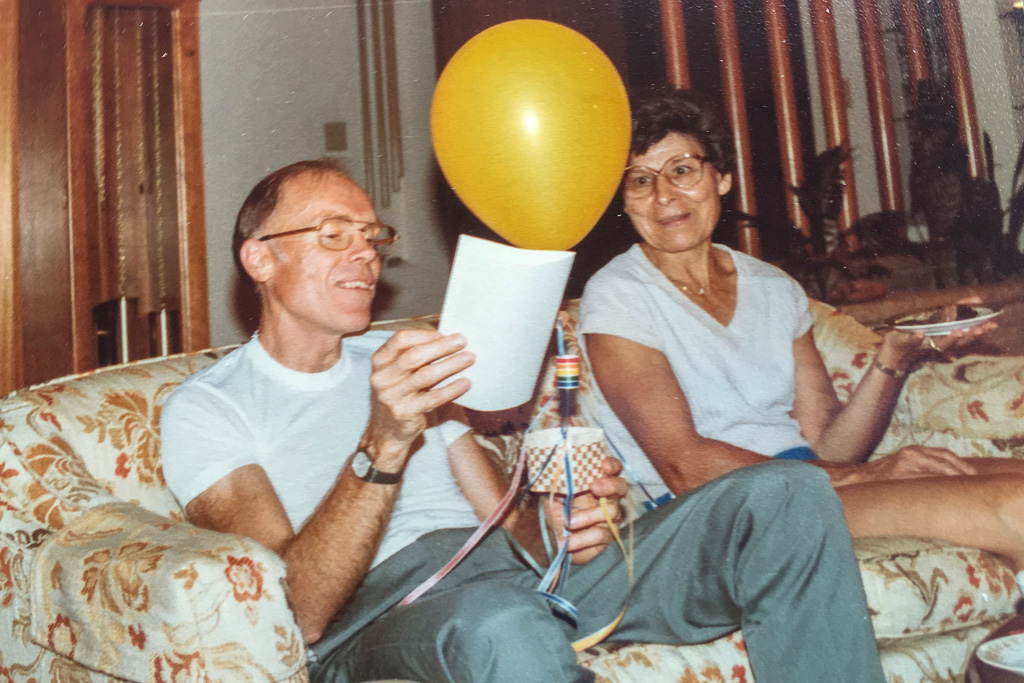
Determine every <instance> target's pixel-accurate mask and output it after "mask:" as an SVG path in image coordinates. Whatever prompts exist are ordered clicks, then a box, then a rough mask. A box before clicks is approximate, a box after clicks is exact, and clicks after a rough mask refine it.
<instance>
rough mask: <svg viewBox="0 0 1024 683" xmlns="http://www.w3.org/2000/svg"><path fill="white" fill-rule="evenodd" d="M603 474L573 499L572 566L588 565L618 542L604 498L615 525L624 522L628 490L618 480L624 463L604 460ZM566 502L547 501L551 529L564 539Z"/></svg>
mask: <svg viewBox="0 0 1024 683" xmlns="http://www.w3.org/2000/svg"><path fill="white" fill-rule="evenodd" d="M601 471H602V473H603V475H604V476H601V477H599V478H597V479H595V480H594V481H593V482H592V483H591V484H590V490H589V491H588V492H586V493H581V494H578V495H576V496H573V501H572V515H571V517H570V524H569V532H570V536H569V553H570V554H571V555H572V563H573V564H584V563H586V562H589V561H590V560H592V559H593V558H595V557H596V556H597V555H598V554H599V553H600V552H601V551H602V550H604V549H605V548H606V547H608V545H609V544H611V543H613V542H614V541H615V537H614V536H612V532H611V530H610V529H609V528H608V523H607V521H605V518H604V511H603V510H602V509H601V502H600V499H601V498H605V499H607V502H608V512H609V513H610V515H611V518H612V521H613V522H614V523H615V524H616V525H618V524H619V522H620V521H622V517H623V512H622V505H621V504H620V503H621V501H622V499H623V498H624V497H625V495H626V492H627V491H628V490H629V485H628V484H627V483H626V480H625V479H623V478H622V477H620V476H619V474H620V473H621V472H622V463H620V462H619V461H618V460H616V459H614V458H605V459H604V460H603V461H602V462H601ZM564 500H565V497H564V496H561V495H558V496H549V497H548V498H547V499H546V500H545V504H546V505H547V508H546V509H545V512H546V513H547V519H548V525H549V527H550V528H551V530H552V532H553V533H554V534H555V536H556V537H558V538H561V537H562V534H563V531H564V528H565V520H564V517H563V515H562V504H563V502H564Z"/></svg>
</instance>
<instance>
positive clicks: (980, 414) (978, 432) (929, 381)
mask: <svg viewBox="0 0 1024 683" xmlns="http://www.w3.org/2000/svg"><path fill="white" fill-rule="evenodd" d="M1021 418H1024V357H1020V356H1010V357H995V356H964V357H963V358H958V359H956V360H954V361H952V362H949V363H926V364H925V365H923V366H922V367H921V368H919V369H918V370H917V371H915V372H914V373H913V374H912V375H911V376H910V377H909V378H908V379H907V383H906V386H905V387H904V388H903V393H902V394H901V395H900V400H899V403H898V404H897V406H896V413H895V415H894V417H893V422H892V425H891V426H890V428H889V431H888V432H887V433H886V436H885V439H884V440H883V442H882V444H881V446H880V447H879V449H878V450H879V452H890V451H892V450H895V449H896V448H899V447H900V446H904V445H908V444H912V443H917V444H921V445H925V446H940V447H944V448H949V449H951V450H953V451H954V452H956V453H958V454H960V455H963V456H969V457H1017V458H1024V420H1022V419H1021Z"/></svg>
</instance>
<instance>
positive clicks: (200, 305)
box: [65, 0, 210, 372]
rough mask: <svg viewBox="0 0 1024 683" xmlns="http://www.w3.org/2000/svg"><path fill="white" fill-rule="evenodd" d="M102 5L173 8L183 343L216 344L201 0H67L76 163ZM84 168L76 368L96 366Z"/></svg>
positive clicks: (79, 187)
mask: <svg viewBox="0 0 1024 683" xmlns="http://www.w3.org/2000/svg"><path fill="white" fill-rule="evenodd" d="M94 5H103V6H108V7H109V6H124V7H139V6H145V7H157V8H166V9H168V10H170V12H171V32H172V41H171V43H172V45H173V51H174V52H173V62H174V125H175V135H174V138H175V165H176V167H177V169H176V174H175V175H176V186H177V197H178V212H177V213H178V225H177V234H178V245H179V247H178V248H179V260H180V288H181V333H182V340H181V343H182V350H184V351H194V350H198V349H203V348H206V347H207V346H209V344H210V321H209V300H208V295H207V270H206V209H205V202H204V197H203V185H204V183H203V152H202V144H203V136H202V105H201V100H200V97H199V0H146V1H145V2H139V0H65V8H66V21H65V38H66V43H65V44H66V45H67V49H66V51H65V59H66V70H67V98H66V99H67V107H68V162H69V169H83V168H86V167H87V164H88V154H89V147H88V145H89V127H88V112H87V109H86V106H87V100H86V98H83V97H81V96H80V94H81V92H82V89H83V88H85V87H86V84H85V76H86V73H85V64H87V63H88V60H87V55H86V43H85V19H86V12H87V11H88V9H89V8H90V7H92V6H94ZM87 201H88V189H87V187H86V178H85V174H84V173H81V172H79V173H74V172H72V173H69V178H68V204H69V206H68V218H69V231H70V245H71V246H70V249H69V254H68V256H69V258H70V259H71V282H72V311H73V312H72V317H73V325H72V328H73V337H74V339H73V356H74V367H75V371H76V372H80V371H83V370H89V369H92V368H93V367H95V366H96V337H95V334H94V330H93V324H92V306H93V304H94V303H95V302H93V301H92V300H91V297H90V293H89V268H90V265H91V264H90V258H89V249H88V229H89V226H88V220H87V215H86V206H87V204H86V202H87Z"/></svg>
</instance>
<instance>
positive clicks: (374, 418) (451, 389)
mask: <svg viewBox="0 0 1024 683" xmlns="http://www.w3.org/2000/svg"><path fill="white" fill-rule="evenodd" d="M464 346H465V341H464V339H463V338H462V337H461V336H458V335H450V336H442V335H440V334H439V333H437V332H432V331H426V330H406V331H402V332H398V333H396V334H395V335H394V336H393V337H392V338H391V339H389V340H388V341H387V342H386V343H385V344H384V345H383V346H382V347H381V348H380V349H378V351H377V352H376V353H375V354H374V356H373V372H372V373H371V377H370V384H371V393H372V399H371V400H372V403H371V410H370V421H369V424H368V426H367V428H366V431H365V433H364V434H363V437H362V442H361V443H362V444H363V446H364V447H365V448H366V450H367V452H368V453H369V455H370V457H371V459H372V460H373V462H374V466H375V467H377V468H378V469H380V470H382V471H384V472H398V471H401V470H402V469H403V468H404V467H405V463H406V461H407V460H408V458H409V457H410V455H411V454H412V453H413V452H414V451H415V449H416V447H417V444H418V442H419V441H420V439H421V434H422V432H423V430H424V429H425V428H426V424H427V422H426V415H427V413H429V412H430V411H432V410H434V409H436V408H437V407H439V406H441V405H444V404H446V403H448V402H449V401H451V400H452V399H454V398H457V397H458V396H460V395H462V394H463V393H465V392H466V391H467V390H468V388H469V381H468V380H465V379H458V380H455V381H453V382H451V383H449V384H447V385H445V386H442V387H438V386H437V384H438V382H440V381H442V380H443V379H445V378H447V377H450V376H451V375H454V374H455V373H457V372H459V371H461V370H463V369H465V368H466V367H468V366H469V365H471V364H472V362H473V355H472V354H470V353H468V352H464V351H462V349H463V347H464ZM347 455H348V454H347V453H346V454H339V457H346V456H347ZM285 457H286V454H285ZM399 489H400V485H398V484H395V485H382V484H370V483H366V482H364V481H363V480H361V479H359V478H358V477H356V476H355V474H354V473H353V472H352V471H351V469H350V468H349V467H347V466H346V467H345V468H344V469H343V470H342V472H341V474H340V475H339V477H338V480H337V482H336V483H335V485H334V487H333V488H332V489H331V491H330V492H329V493H328V494H327V495H326V496H325V498H324V500H323V501H321V503H320V505H319V506H318V507H317V509H316V511H315V512H314V513H313V515H312V516H311V517H310V519H309V520H308V521H307V522H306V524H305V525H304V526H303V527H302V529H300V530H299V531H298V533H295V532H294V530H293V529H292V528H291V524H290V523H289V521H288V518H287V516H286V514H285V511H284V508H283V506H282V505H281V502H280V500H279V499H278V498H277V495H276V494H275V493H274V490H273V487H272V486H271V484H270V481H269V479H268V478H267V475H266V473H265V471H264V470H263V469H262V468H261V467H259V466H257V465H249V466H246V467H241V468H239V469H237V470H235V471H233V472H231V473H230V474H229V475H227V476H226V477H224V478H223V479H221V480H220V481H218V482H217V483H215V484H214V485H213V486H211V487H210V488H209V489H207V490H206V491H204V492H203V493H201V494H200V495H199V496H197V497H196V498H195V499H193V500H192V501H191V502H190V503H189V504H188V506H187V507H186V514H187V515H188V517H189V519H190V521H192V522H194V523H196V524H197V525H199V526H203V527H206V528H209V529H214V530H216V531H224V532H230V533H239V534H244V535H246V536H249V537H250V538H252V539H254V540H256V541H258V542H260V543H262V544H264V545H266V546H267V547H269V548H271V549H272V550H274V551H275V552H277V553H279V554H280V555H281V556H282V557H283V558H284V560H285V563H286V565H287V576H288V584H289V588H290V593H291V600H292V604H293V607H294V610H295V616H296V620H297V621H298V624H299V627H300V628H301V629H302V632H303V635H304V637H305V638H306V641H307V642H315V641H317V640H319V638H320V636H321V634H322V631H323V628H324V627H325V626H326V625H327V622H328V621H329V620H330V619H331V617H332V616H333V615H334V614H335V613H337V612H338V610H339V609H341V608H342V607H343V606H344V605H345V604H346V603H347V601H348V600H349V599H350V598H351V596H352V594H353V593H354V592H355V590H356V588H357V587H358V586H359V583H360V582H361V581H362V580H363V577H364V576H365V575H366V572H367V571H368V570H369V566H370V563H371V562H372V560H373V556H374V555H375V553H376V551H377V547H378V546H379V544H380V540H381V537H382V536H383V533H384V530H385V529H386V528H387V521H388V519H389V517H390V514H391V510H392V508H393V506H394V502H395V500H396V498H397V497H398V491H399Z"/></svg>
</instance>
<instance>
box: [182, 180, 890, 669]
mask: <svg viewBox="0 0 1024 683" xmlns="http://www.w3.org/2000/svg"><path fill="white" fill-rule="evenodd" d="M391 237H392V235H391V229H390V228H387V227H386V226H382V225H381V224H380V223H378V222H377V219H376V214H375V212H374V209H373V206H372V204H371V202H370V199H369V198H368V197H367V195H366V194H365V193H364V192H363V191H362V190H361V189H360V188H359V187H358V186H357V185H356V184H355V183H354V182H353V181H352V180H351V179H349V178H348V177H347V176H346V175H345V174H344V173H342V172H341V171H340V170H339V169H338V168H337V167H335V166H334V165H332V164H331V163H330V162H327V161H311V162H299V163H298V164H293V165H291V166H288V167H285V168H283V169H281V170H279V171H276V172H275V173H273V174H271V175H270V176H268V177H267V178H265V179H263V180H262V181H260V183H259V184H257V186H256V187H255V188H254V189H253V191H252V192H251V193H250V195H249V197H248V198H247V199H246V200H245V203H244V204H243V206H242V209H241V211H240V212H239V217H238V222H237V224H236V234H235V246H236V254H237V258H238V261H239V263H240V265H241V267H242V268H243V269H244V272H245V273H246V274H247V275H248V276H249V277H251V278H252V280H253V281H255V283H256V286H257V289H258V291H259V294H260V299H261V317H260V323H259V330H258V333H257V335H256V336H254V338H253V340H252V341H250V342H249V343H248V344H246V345H244V346H243V347H242V348H241V349H239V350H237V351H235V352H233V353H231V354H229V355H228V356H226V357H225V358H223V359H222V360H221V361H220V362H219V363H217V364H215V365H214V366H212V367H211V368H208V369H206V370H204V371H202V372H201V373H197V375H195V376H193V377H192V378H190V379H189V380H187V381H186V382H185V383H183V384H182V386H181V387H180V388H179V389H178V390H177V391H176V392H175V393H174V394H173V396H172V397H171V399H170V400H169V401H168V403H167V405H166V406H165V408H164V413H163V425H162V433H163V439H164V471H165V475H166V477H167V481H168V484H169V486H170V487H171V490H172V491H173V492H174V493H175V495H176V496H177V497H178V499H179V500H180V501H181V502H182V503H183V504H184V505H185V510H186V513H187V515H188V518H189V519H190V520H191V521H192V522H194V523H195V524H198V525H199V526H203V527H207V528H210V529H215V530H218V531H224V532H232V533H239V534H243V535H246V536H249V537H251V538H253V539H255V540H257V541H259V542H260V543H263V544H264V545H266V546H267V547H269V548H271V549H273V550H274V551H275V552H278V553H279V554H280V555H281V556H282V557H283V558H284V561H285V563H286V565H287V576H288V584H289V589H290V595H291V600H292V605H293V608H294V611H295V616H296V620H297V622H298V624H299V626H300V627H301V629H302V631H303V634H304V635H305V637H306V639H307V641H308V642H309V643H311V644H312V645H311V648H310V649H311V653H312V657H311V659H312V660H314V661H311V663H310V672H311V675H312V678H313V679H314V680H330V681H349V680H353V681H356V680H372V679H374V678H407V679H413V680H419V681H439V680H451V681H487V682H489V683H495V682H497V683H502V682H505V681H585V680H592V679H593V676H592V674H590V673H589V672H588V671H586V670H584V669H582V668H581V667H579V666H577V664H576V659H575V655H574V652H573V650H572V648H571V642H572V641H573V640H575V639H578V638H580V637H582V636H585V635H588V634H589V633H591V632H593V631H596V630H597V629H599V628H601V627H603V626H604V625H606V624H608V623H610V622H611V621H612V620H613V619H614V618H615V616H616V614H617V613H618V611H619V605H620V603H621V600H622V599H623V597H624V595H625V592H626V586H627V577H626V571H625V567H624V563H623V562H622V558H621V556H616V555H615V553H614V552H613V551H609V552H604V553H602V552H601V551H602V550H603V549H604V548H605V546H607V545H608V544H609V542H610V539H611V537H610V534H609V532H608V530H607V528H606V527H605V526H603V524H602V522H601V520H602V519H603V518H602V513H601V510H600V508H599V507H597V505H596V498H594V496H591V495H589V494H588V495H585V496H581V497H580V498H579V499H578V500H577V501H575V508H576V509H575V512H574V513H573V514H572V516H571V520H572V523H571V527H572V529H571V530H572V533H571V535H570V536H569V541H568V543H569V549H570V550H571V551H572V552H573V556H574V562H576V563H578V564H577V566H576V567H575V568H574V570H573V572H572V575H571V577H570V579H569V582H568V588H567V590H566V592H565V596H564V597H565V598H567V599H568V600H569V601H570V602H572V603H574V604H575V605H576V607H577V608H578V609H579V613H580V617H579V623H578V626H577V627H575V628H574V627H573V626H571V625H569V624H568V623H567V622H565V621H563V620H561V619H559V618H557V617H555V616H554V615H553V614H552V612H551V611H550V610H549V608H548V607H547V605H546V603H545V601H544V599H543V598H542V596H541V595H540V594H539V593H538V592H537V591H536V590H534V589H533V587H534V586H535V585H536V584H537V582H538V579H537V576H536V575H535V574H533V573H532V572H531V571H530V570H529V569H527V568H526V566H525V565H524V564H523V563H522V562H521V561H520V560H519V559H518V558H517V556H516V555H515V554H514V552H513V551H512V550H511V548H510V544H509V542H508V537H507V536H506V535H505V532H498V533H494V534H491V535H490V536H489V537H488V538H487V539H486V540H485V541H484V542H483V544H482V545H481V546H480V547H478V548H477V550H475V551H474V552H473V553H472V554H471V555H470V556H469V557H468V558H467V559H466V560H465V561H464V562H463V563H462V564H461V565H459V567H457V568H456V569H455V571H453V572H452V573H451V574H450V575H449V576H448V577H447V578H445V579H444V580H442V581H441V582H440V583H439V584H438V585H437V586H435V587H434V588H433V589H431V590H430V591H429V592H427V593H426V594H425V595H424V596H422V597H421V598H420V599H419V600H417V601H416V602H413V603H412V604H410V605H405V606H397V604H398V602H399V601H400V600H401V599H402V597H404V596H405V595H406V594H407V593H408V592H409V591H410V590H411V589H412V588H414V587H415V586H417V585H418V584H419V583H420V582H421V581H422V580H423V579H425V578H427V577H428V576H430V575H431V574H433V573H434V572H435V571H436V570H437V569H438V568H439V567H441V566H442V565H444V564H445V563H446V562H447V561H448V560H449V559H450V558H451V557H452V555H454V553H455V551H456V550H457V549H458V548H459V547H460V546H461V545H462V543H463V541H464V540H465V539H466V538H467V537H468V535H469V534H470V533H471V531H472V529H470V528H466V527H471V526H473V525H475V524H476V518H477V516H478V514H486V513H487V512H489V511H490V510H489V509H486V508H487V505H488V501H494V500H496V497H497V491H499V489H500V485H501V484H500V482H498V481H497V478H496V475H495V472H494V471H493V470H492V469H489V468H487V467H486V465H483V464H482V463H483V461H484V460H485V458H486V456H483V455H482V453H481V452H480V449H479V447H478V446H477V445H476V443H475V441H474V440H473V438H472V435H471V434H469V433H468V432H466V428H465V427H464V426H460V424H459V422H458V421H457V420H443V419H441V418H439V417H438V416H439V415H440V414H442V413H443V412H444V411H445V410H446V408H447V407H448V406H449V404H450V402H451V401H452V400H453V399H455V398H457V397H458V396H460V395H461V394H463V393H464V392H465V391H467V390H468V388H469V382H468V380H465V379H457V380H455V381H452V382H450V383H447V384H445V383H444V382H443V380H445V379H447V378H450V377H451V376H452V375H454V374H456V373H458V372H459V371H461V370H463V369H465V368H466V367H468V366H469V365H470V364H471V363H472V362H473V355H472V353H470V352H469V351H467V350H466V349H465V340H464V339H463V338H462V337H461V336H460V335H447V336H445V335H441V334H440V333H437V332H433V331H423V330H406V331H402V332H399V333H396V334H395V335H393V336H390V337H388V336H387V335H384V334H381V333H376V332H365V330H366V327H367V326H368V324H369V322H370V302H371V300H372V298H373V294H374V290H375V287H376V284H377V279H378V276H379V273H380V259H379V256H378V255H377V253H376V251H375V247H379V246H381V245H382V244H384V243H385V242H387V241H388V240H389V239H391ZM605 470H606V474H608V475H610V476H606V477H604V478H602V479H599V480H597V481H596V482H595V483H594V485H593V493H594V494H595V495H597V496H605V497H608V498H610V499H612V500H613V501H617V500H618V499H619V498H621V496H622V494H623V492H624V491H625V482H623V480H622V479H620V478H618V477H617V476H615V475H617V473H618V468H617V467H616V466H614V465H610V464H609V463H606V464H605ZM470 501H473V502H472V503H471V502H470ZM614 507H616V508H617V507H618V506H617V505H616V506H614ZM474 508H475V509H476V514H474ZM554 517H555V520H554V523H553V527H554V528H558V527H559V526H560V525H561V521H562V520H561V517H560V516H559V515H558V514H557V511H556V514H555V515H554ZM522 519H525V516H524V517H521V518H520V519H519V520H513V521H512V522H510V523H509V524H507V525H506V527H507V528H509V529H511V532H512V533H514V535H515V536H516V537H518V538H519V539H520V540H521V541H523V544H524V545H526V546H527V547H530V546H531V543H532V538H531V537H530V534H529V533H527V532H526V527H527V525H526V524H525V523H519V522H520V521H521V520H522ZM635 561H636V569H637V581H636V584H635V586H634V588H633V591H632V593H631V595H630V599H629V610H628V612H627V614H626V616H625V618H624V619H623V621H622V622H621V624H620V625H619V626H618V628H617V629H616V631H615V633H614V635H613V636H612V637H613V638H614V639H619V640H636V641H647V642H664V643H682V642H702V641H706V640H710V639H712V638H715V637H718V636H721V635H724V634H726V633H728V632H730V631H732V630H735V629H736V628H738V627H740V626H742V627H743V629H744V636H745V639H746V642H747V648H748V651H749V654H750V658H751V661H752V666H753V668H754V672H755V674H756V675H757V676H758V678H759V680H762V681H793V680H800V681H811V680H834V678H835V675H836V672H837V671H844V672H847V671H848V672H851V673H850V674H849V675H848V677H847V678H846V680H850V681H881V680H883V676H882V672H881V667H880V664H879V662H878V655H877V650H876V649H875V644H874V638H873V634H872V631H871V625H870V622H869V620H868V616H867V609H866V605H865V601H864V596H863V590H862V588H861V584H860V579H859V574H858V572H857V567H856V564H855V561H854V558H853V554H852V550H851V547H850V540H849V534H848V532H847V530H846V525H845V523H844V521H843V516H842V512H841V510H840V508H839V505H838V502H837V499H836V497H835V494H834V493H833V492H832V490H831V487H829V485H828V481H827V477H825V476H824V475H823V474H821V473H820V472H817V471H816V468H812V467H807V466H805V465H802V464H794V463H770V464H767V465H765V466H762V467H757V468H747V469H745V470H743V471H740V472H737V473H735V474H734V475H730V476H728V477H724V478H722V479H719V480H716V481H713V482H710V483H709V484H707V485H706V486H704V487H702V488H701V489H699V490H697V491H695V492H693V493H692V494H691V495H690V496H688V497H685V498H678V499H676V500H675V501H673V502H672V503H670V504H669V505H666V506H664V507H662V508H659V509H658V510H656V511H654V512H652V513H649V514H647V515H645V516H644V517H643V518H642V519H641V520H640V521H639V522H638V524H637V525H636V560H635ZM844 675H845V674H844Z"/></svg>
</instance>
